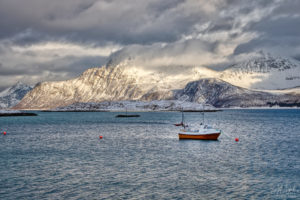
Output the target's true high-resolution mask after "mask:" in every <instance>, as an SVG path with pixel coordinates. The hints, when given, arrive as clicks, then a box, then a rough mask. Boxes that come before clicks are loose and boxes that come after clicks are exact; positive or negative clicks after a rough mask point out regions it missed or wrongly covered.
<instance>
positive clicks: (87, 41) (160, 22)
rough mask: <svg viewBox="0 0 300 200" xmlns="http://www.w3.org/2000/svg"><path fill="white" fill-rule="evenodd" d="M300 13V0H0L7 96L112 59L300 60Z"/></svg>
mask: <svg viewBox="0 0 300 200" xmlns="http://www.w3.org/2000/svg"><path fill="white" fill-rule="evenodd" d="M299 10H300V1H298V0H253V1H251V0H245V1H243V0H210V1H207V0H51V1H49V0H0V91H1V90H3V89H4V88H6V87H8V86H10V85H13V84H14V83H16V82H17V81H23V82H25V83H28V84H34V83H37V82H39V81H51V80H66V79H69V78H73V77H76V76H78V75H79V74H81V73H82V72H83V71H84V70H86V69H88V68H91V67H96V66H101V65H103V64H105V63H106V61H107V59H108V58H109V57H110V56H111V54H113V56H114V55H123V56H124V55H125V57H126V56H131V57H134V58H135V59H136V60H137V62H139V64H141V65H142V64H143V62H144V63H147V65H149V67H151V65H152V66H163V65H176V64H177V65H199V66H214V67H215V68H216V67H220V68H224V67H226V65H228V63H231V62H238V61H239V60H240V59H243V58H245V57H247V56H248V55H251V54H255V52H258V51H265V52H270V53H273V54H277V55H282V56H289V57H292V58H294V59H297V60H300V12H299ZM121 57H122V56H121Z"/></svg>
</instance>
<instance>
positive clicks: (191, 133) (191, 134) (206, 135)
mask: <svg viewBox="0 0 300 200" xmlns="http://www.w3.org/2000/svg"><path fill="white" fill-rule="evenodd" d="M202 115H203V122H202V123H201V124H200V126H199V127H198V129H192V128H190V127H189V126H188V125H187V124H185V123H184V121H183V119H184V116H183V114H182V122H181V124H182V127H183V129H180V131H179V133H178V137H179V139H191V140H218V137H219V136H220V135H221V130H219V129H215V128H213V127H211V126H209V125H207V124H204V108H203V112H202Z"/></svg>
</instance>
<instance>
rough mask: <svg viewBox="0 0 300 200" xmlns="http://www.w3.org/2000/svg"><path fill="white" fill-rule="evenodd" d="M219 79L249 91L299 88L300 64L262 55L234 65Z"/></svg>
mask: <svg viewBox="0 0 300 200" xmlns="http://www.w3.org/2000/svg"><path fill="white" fill-rule="evenodd" d="M219 78H220V79H222V80H224V81H227V82H229V83H231V84H233V85H238V86H240V87H244V88H250V89H267V90H276V89H287V88H293V87H298V86H300V64H299V62H297V61H294V60H292V59H287V58H281V57H274V56H271V55H270V54H264V53H262V54H261V55H260V56H259V57H256V58H252V59H250V60H247V61H244V62H241V63H238V64H234V65H232V66H230V67H229V68H228V69H227V70H225V71H223V72H222V73H221V74H220V76H219Z"/></svg>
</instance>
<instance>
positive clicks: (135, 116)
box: [116, 115, 140, 117]
mask: <svg viewBox="0 0 300 200" xmlns="http://www.w3.org/2000/svg"><path fill="white" fill-rule="evenodd" d="M116 117H140V115H116Z"/></svg>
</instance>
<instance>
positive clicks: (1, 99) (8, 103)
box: [0, 81, 33, 108]
mask: <svg viewBox="0 0 300 200" xmlns="http://www.w3.org/2000/svg"><path fill="white" fill-rule="evenodd" d="M32 88H33V87H32V86H29V85H26V84H24V83H22V82H20V81H18V82H17V83H16V84H15V85H13V86H11V87H9V88H7V89H6V90H4V91H2V92H1V93H0V108H10V107H13V106H15V105H16V104H17V103H19V101H20V100H21V99H22V98H23V97H24V96H25V95H26V94H27V93H28V92H29V91H30V90H32Z"/></svg>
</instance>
